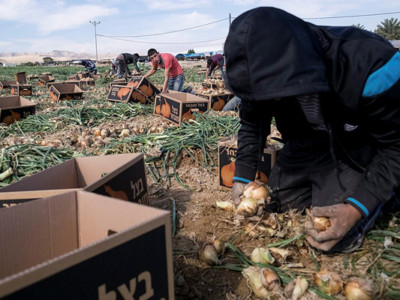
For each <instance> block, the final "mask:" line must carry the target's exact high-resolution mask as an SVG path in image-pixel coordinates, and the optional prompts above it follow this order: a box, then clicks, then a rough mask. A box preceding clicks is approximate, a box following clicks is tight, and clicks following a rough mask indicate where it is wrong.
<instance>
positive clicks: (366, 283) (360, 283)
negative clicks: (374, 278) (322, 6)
mask: <svg viewBox="0 0 400 300" xmlns="http://www.w3.org/2000/svg"><path fill="white" fill-rule="evenodd" d="M344 292H345V295H346V299H347V300H372V299H373V296H374V286H373V283H372V282H371V281H370V280H367V279H362V278H357V277H351V278H350V279H349V280H348V281H347V283H346V285H345V287H344Z"/></svg>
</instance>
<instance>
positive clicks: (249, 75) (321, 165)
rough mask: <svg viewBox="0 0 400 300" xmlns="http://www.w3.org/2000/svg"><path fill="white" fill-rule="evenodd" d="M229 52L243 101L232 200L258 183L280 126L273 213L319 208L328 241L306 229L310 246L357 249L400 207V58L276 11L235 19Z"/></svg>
mask: <svg viewBox="0 0 400 300" xmlns="http://www.w3.org/2000/svg"><path fill="white" fill-rule="evenodd" d="M224 50H225V51H224V53H225V58H226V67H227V78H228V82H229V85H230V87H231V89H232V90H233V92H234V93H235V95H237V96H238V97H240V98H241V99H242V107H241V111H240V119H241V128H240V130H239V134H238V151H237V158H236V169H235V175H234V186H233V190H232V200H233V201H234V202H235V204H237V203H238V202H239V201H240V200H239V196H240V195H241V193H242V191H243V187H244V185H245V184H246V183H248V182H250V181H253V180H254V179H255V174H256V171H257V169H258V165H259V161H260V154H261V151H262V149H263V145H264V142H265V138H266V136H267V135H268V134H269V133H270V132H269V130H270V129H269V128H270V123H271V120H272V118H275V121H276V125H277V127H278V130H279V131H280V132H281V134H282V138H283V139H284V142H285V146H284V148H283V149H282V151H281V152H280V154H279V156H278V159H277V161H276V164H275V166H274V167H273V169H272V171H271V174H270V177H269V185H270V187H271V188H272V195H271V203H270V207H269V208H270V209H271V208H275V209H276V210H278V211H284V210H288V209H291V208H295V209H299V210H302V209H304V208H307V207H310V206H311V207H312V215H313V216H314V217H322V216H324V217H328V218H330V222H331V226H330V227H328V228H327V229H326V230H325V231H320V232H318V231H317V230H315V229H314V228H313V226H312V223H311V222H310V221H309V222H307V224H306V233H307V240H308V242H309V243H310V244H311V245H312V246H314V247H316V248H318V249H320V250H322V251H327V252H349V251H352V250H354V249H357V248H358V247H359V246H360V245H361V243H362V240H363V236H364V234H365V232H366V231H367V230H369V229H370V228H371V227H372V226H373V224H374V222H375V220H376V219H377V218H378V217H379V216H380V215H382V214H383V213H384V212H385V211H387V210H388V209H392V210H393V207H397V204H398V199H397V196H396V190H397V191H398V190H399V188H398V187H399V182H400V80H399V79H400V53H399V52H398V51H397V50H396V49H395V48H394V47H392V45H391V44H390V43H389V42H387V41H386V40H385V39H383V38H382V37H380V36H378V35H375V34H373V33H371V32H368V31H365V30H361V29H358V28H355V27H328V26H316V25H313V24H311V23H307V22H304V21H303V20H301V19H299V18H297V17H295V16H293V15H291V14H289V13H287V12H285V11H282V10H280V9H276V8H272V7H260V8H256V9H253V10H250V11H247V12H245V13H243V14H242V15H240V16H239V17H237V18H236V19H235V20H234V21H233V23H232V26H231V27H230V30H229V34H228V37H227V39H226V42H225V49H224ZM273 205H275V207H274V206H273Z"/></svg>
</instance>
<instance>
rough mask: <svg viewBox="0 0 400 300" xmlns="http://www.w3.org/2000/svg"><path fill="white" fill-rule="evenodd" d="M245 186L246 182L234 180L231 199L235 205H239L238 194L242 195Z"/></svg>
mask: <svg viewBox="0 0 400 300" xmlns="http://www.w3.org/2000/svg"><path fill="white" fill-rule="evenodd" d="M245 186H246V183H242V182H234V183H233V187H232V195H231V200H232V202H233V204H235V206H238V205H239V203H240V196H242V194H243V190H244V187H245Z"/></svg>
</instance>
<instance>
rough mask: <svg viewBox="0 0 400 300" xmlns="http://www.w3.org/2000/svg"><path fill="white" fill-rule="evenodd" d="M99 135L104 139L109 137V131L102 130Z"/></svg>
mask: <svg viewBox="0 0 400 300" xmlns="http://www.w3.org/2000/svg"><path fill="white" fill-rule="evenodd" d="M100 135H101V137H102V138H103V139H104V138H106V137H109V136H110V130H108V129H107V128H104V129H102V130H101V131H100Z"/></svg>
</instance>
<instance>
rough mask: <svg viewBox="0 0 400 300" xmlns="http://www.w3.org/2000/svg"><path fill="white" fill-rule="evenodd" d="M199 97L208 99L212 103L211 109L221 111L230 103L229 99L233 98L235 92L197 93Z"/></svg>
mask: <svg viewBox="0 0 400 300" xmlns="http://www.w3.org/2000/svg"><path fill="white" fill-rule="evenodd" d="M196 95H197V96H199V97H202V98H205V99H208V101H209V103H210V109H213V110H216V111H221V110H222V109H223V108H224V106H225V104H226V103H228V101H229V100H231V99H232V98H233V96H234V95H233V94H232V93H229V94H219V95H205V94H196Z"/></svg>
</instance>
